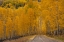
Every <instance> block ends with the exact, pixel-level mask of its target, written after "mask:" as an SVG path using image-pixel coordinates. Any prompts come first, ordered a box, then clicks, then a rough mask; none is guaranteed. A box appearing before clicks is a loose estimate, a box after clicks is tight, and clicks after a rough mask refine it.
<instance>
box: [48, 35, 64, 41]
mask: <svg viewBox="0 0 64 42" xmlns="http://www.w3.org/2000/svg"><path fill="white" fill-rule="evenodd" d="M47 36H49V37H52V38H55V39H57V40H61V41H63V42H64V35H55V36H50V35H47Z"/></svg>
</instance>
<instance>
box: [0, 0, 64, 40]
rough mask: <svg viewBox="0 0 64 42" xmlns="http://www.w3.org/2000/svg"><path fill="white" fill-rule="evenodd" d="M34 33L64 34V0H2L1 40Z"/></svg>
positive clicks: (0, 16) (0, 18)
mask: <svg viewBox="0 0 64 42" xmlns="http://www.w3.org/2000/svg"><path fill="white" fill-rule="evenodd" d="M34 34H43V35H44V34H45V35H64V0H1V1H0V40H4V39H11V38H15V37H22V36H27V35H34Z"/></svg>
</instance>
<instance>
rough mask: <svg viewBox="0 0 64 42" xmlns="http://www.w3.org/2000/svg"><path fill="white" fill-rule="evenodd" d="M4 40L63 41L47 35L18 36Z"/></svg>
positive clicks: (20, 41)
mask: <svg viewBox="0 0 64 42" xmlns="http://www.w3.org/2000/svg"><path fill="white" fill-rule="evenodd" d="M3 42H61V41H59V40H56V39H54V38H50V37H47V36H45V35H35V36H28V37H23V38H18V39H15V40H6V41H3Z"/></svg>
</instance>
